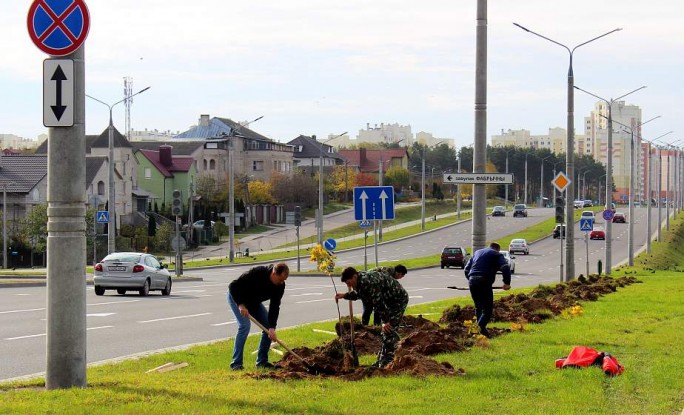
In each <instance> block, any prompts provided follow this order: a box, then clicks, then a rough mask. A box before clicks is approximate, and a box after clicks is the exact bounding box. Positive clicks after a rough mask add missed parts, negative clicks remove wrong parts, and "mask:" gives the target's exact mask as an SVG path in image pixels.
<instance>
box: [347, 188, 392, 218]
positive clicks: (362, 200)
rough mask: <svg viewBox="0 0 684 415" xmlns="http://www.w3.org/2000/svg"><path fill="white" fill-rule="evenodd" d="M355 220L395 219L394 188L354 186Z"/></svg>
mask: <svg viewBox="0 0 684 415" xmlns="http://www.w3.org/2000/svg"><path fill="white" fill-rule="evenodd" d="M354 219H355V220H363V221H365V220H391V219H394V188H393V187H392V186H362V187H355V188H354Z"/></svg>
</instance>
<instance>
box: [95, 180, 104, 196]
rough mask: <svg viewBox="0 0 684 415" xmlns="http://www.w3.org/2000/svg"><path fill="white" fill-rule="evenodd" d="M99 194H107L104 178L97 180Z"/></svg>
mask: <svg viewBox="0 0 684 415" xmlns="http://www.w3.org/2000/svg"><path fill="white" fill-rule="evenodd" d="M97 194H98V195H99V196H104V194H105V184H104V182H103V181H102V180H100V181H99V182H97Z"/></svg>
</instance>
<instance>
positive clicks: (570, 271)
mask: <svg viewBox="0 0 684 415" xmlns="http://www.w3.org/2000/svg"><path fill="white" fill-rule="evenodd" d="M513 24H514V25H516V26H518V27H519V28H521V29H522V30H524V31H526V32H528V33H531V34H533V35H535V36H538V37H540V38H542V39H545V40H548V41H549V42H551V43H554V44H556V45H558V46H561V47H562V48H564V49H565V50H567V51H568V54H569V55H570V64H569V66H568V120H567V129H568V139H567V141H566V143H565V155H566V167H565V170H566V171H565V174H566V175H567V176H568V177H573V176H574V174H575V166H574V163H575V162H574V151H575V93H574V89H573V86H574V84H575V76H574V74H573V70H572V57H573V54H574V52H575V50H577V48H579V47H580V46H584V45H586V44H587V43H591V42H593V41H595V40H598V39H600V38H602V37H604V36H608V35H609V34H611V33H614V32H617V31H620V30H622V29H621V28H617V29H613V30H611V31H610V32H606V33H604V34H602V35H600V36H596V37H595V38H593V39H589V40H587V41H586V42H583V43H580V44H579V45H577V46H575V47H574V48H572V49H570V48H569V47H567V46H565V45H564V44H562V43H559V42H556V41H555V40H553V39H550V38H548V37H546V36H543V35H540V34H539V33H536V32H533V31H531V30H529V29H527V28H526V27H523V26H521V25H519V24H517V23H513ZM574 186H575V185H574V184H573V182H572V180H571V181H570V184H569V185H568V187H567V190H566V196H568V195H572V194H573V193H574ZM566 199H567V200H566V201H565V212H566V215H567V216H566V223H567V224H571V223H574V221H575V210H574V209H575V204H574V203H573V201H572V197H566ZM565 231H566V235H565V236H566V238H565V246H566V248H567V249H566V250H565V257H566V261H565V262H566V264H567V267H566V268H565V280H566V281H570V280H571V279H574V278H575V241H574V239H575V238H574V234H575V231H574V227H573V226H567V227H566V230H565ZM606 240H608V237H606ZM606 270H609V268H606Z"/></svg>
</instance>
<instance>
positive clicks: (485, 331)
mask: <svg viewBox="0 0 684 415" xmlns="http://www.w3.org/2000/svg"><path fill="white" fill-rule="evenodd" d="M480 334H482V335H483V336H485V337H486V338H488V339H491V338H492V336H491V334H489V330H487V329H486V328H485V327H483V328H481V329H480Z"/></svg>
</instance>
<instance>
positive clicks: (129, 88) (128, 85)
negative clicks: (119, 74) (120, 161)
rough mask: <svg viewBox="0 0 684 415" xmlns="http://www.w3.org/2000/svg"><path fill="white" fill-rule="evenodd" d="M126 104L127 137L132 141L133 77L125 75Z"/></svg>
mask: <svg viewBox="0 0 684 415" xmlns="http://www.w3.org/2000/svg"><path fill="white" fill-rule="evenodd" d="M123 80H124V97H125V101H124V105H125V106H126V139H128V141H131V105H133V98H132V97H131V95H133V78H131V77H130V76H124V79H123Z"/></svg>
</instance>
